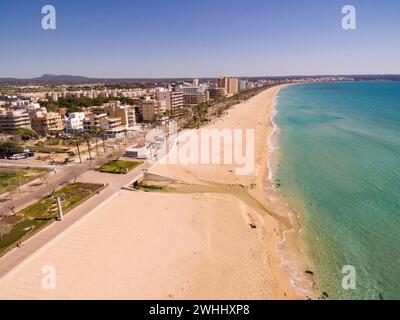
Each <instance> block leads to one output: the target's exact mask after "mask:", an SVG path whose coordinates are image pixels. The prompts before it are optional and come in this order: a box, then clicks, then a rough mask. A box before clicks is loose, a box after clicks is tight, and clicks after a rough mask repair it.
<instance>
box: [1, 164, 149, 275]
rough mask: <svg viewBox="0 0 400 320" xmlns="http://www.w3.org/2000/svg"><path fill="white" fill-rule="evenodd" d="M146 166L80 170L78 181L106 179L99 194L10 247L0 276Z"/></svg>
mask: <svg viewBox="0 0 400 320" xmlns="http://www.w3.org/2000/svg"><path fill="white" fill-rule="evenodd" d="M150 166H151V165H150V164H148V163H144V164H142V165H140V166H139V167H137V168H135V169H134V170H132V171H131V172H129V173H128V174H126V175H119V174H107V173H101V172H98V171H94V170H89V171H86V172H85V173H84V174H82V176H80V177H79V178H78V179H77V181H78V182H88V183H103V182H105V181H107V187H106V188H104V189H103V190H102V191H101V192H100V193H99V194H97V195H94V196H93V197H91V198H90V199H88V200H86V201H85V202H83V203H82V204H80V205H79V206H78V207H76V208H74V209H72V210H71V211H69V212H68V213H67V214H66V215H65V216H64V220H63V221H62V222H54V223H52V224H50V225H49V226H47V227H46V228H44V229H43V230H41V231H40V232H38V233H37V234H35V235H34V236H33V237H31V238H29V239H28V240H26V241H25V242H24V243H23V245H22V246H21V247H20V248H14V249H12V250H11V251H10V252H8V253H7V254H6V255H4V256H3V257H1V258H0V279H1V277H3V276H4V275H5V274H7V273H8V272H9V271H11V270H12V269H13V268H15V267H16V266H17V265H18V264H20V263H21V262H23V261H24V260H25V259H26V258H28V257H29V256H30V255H32V254H34V253H35V252H36V251H38V250H39V249H40V248H41V247H43V246H44V245H46V244H48V243H49V242H50V241H52V240H53V239H55V238H56V237H57V236H58V235H60V234H61V233H62V232H64V231H65V230H66V229H68V228H69V227H71V226H72V225H73V224H74V223H75V222H77V221H79V220H80V219H81V218H83V217H84V216H85V215H87V214H89V213H90V212H92V211H93V210H94V209H96V208H98V207H100V206H101V205H102V204H104V203H105V202H106V201H107V200H110V199H111V198H112V197H113V195H115V194H117V193H118V191H119V190H120V189H121V188H122V187H124V186H127V185H129V184H130V183H131V182H133V181H135V180H137V179H138V178H140V177H141V176H142V175H143V172H144V170H147V169H149V168H150Z"/></svg>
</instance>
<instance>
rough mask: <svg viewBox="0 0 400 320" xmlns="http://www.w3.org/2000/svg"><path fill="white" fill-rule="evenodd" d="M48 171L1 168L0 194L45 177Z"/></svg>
mask: <svg viewBox="0 0 400 320" xmlns="http://www.w3.org/2000/svg"><path fill="white" fill-rule="evenodd" d="M48 172H49V170H48V169H40V168H8V167H1V168H0V194H3V193H6V192H10V191H13V190H15V189H16V188H18V187H19V186H22V185H24V184H26V183H28V182H30V181H33V180H35V179H37V178H40V177H43V176H45V175H46V174H47V173H48Z"/></svg>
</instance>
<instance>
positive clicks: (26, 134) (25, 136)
mask: <svg viewBox="0 0 400 320" xmlns="http://www.w3.org/2000/svg"><path fill="white" fill-rule="evenodd" d="M12 133H13V134H14V135H18V136H20V137H21V139H22V140H30V139H37V138H39V135H38V134H37V132H36V131H33V130H32V129H28V128H16V129H14V130H13V131H12Z"/></svg>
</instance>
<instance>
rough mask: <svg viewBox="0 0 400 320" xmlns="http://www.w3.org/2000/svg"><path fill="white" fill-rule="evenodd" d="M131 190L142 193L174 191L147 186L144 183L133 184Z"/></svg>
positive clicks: (162, 187)
mask: <svg viewBox="0 0 400 320" xmlns="http://www.w3.org/2000/svg"><path fill="white" fill-rule="evenodd" d="M133 188H135V189H137V190H140V191H144V192H171V191H174V189H173V188H170V187H167V186H160V185H156V184H148V183H146V182H143V181H141V182H135V183H134V184H133Z"/></svg>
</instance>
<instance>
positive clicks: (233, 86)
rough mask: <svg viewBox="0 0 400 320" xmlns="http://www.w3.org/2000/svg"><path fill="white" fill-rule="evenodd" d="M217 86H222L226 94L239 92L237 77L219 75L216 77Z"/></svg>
mask: <svg viewBox="0 0 400 320" xmlns="http://www.w3.org/2000/svg"><path fill="white" fill-rule="evenodd" d="M218 87H219V88H224V89H225V91H226V94H228V95H234V94H237V93H238V92H239V78H233V77H223V76H221V77H219V79H218Z"/></svg>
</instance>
